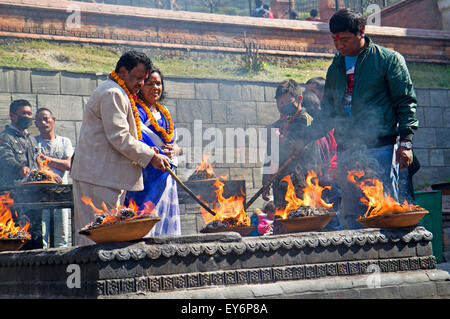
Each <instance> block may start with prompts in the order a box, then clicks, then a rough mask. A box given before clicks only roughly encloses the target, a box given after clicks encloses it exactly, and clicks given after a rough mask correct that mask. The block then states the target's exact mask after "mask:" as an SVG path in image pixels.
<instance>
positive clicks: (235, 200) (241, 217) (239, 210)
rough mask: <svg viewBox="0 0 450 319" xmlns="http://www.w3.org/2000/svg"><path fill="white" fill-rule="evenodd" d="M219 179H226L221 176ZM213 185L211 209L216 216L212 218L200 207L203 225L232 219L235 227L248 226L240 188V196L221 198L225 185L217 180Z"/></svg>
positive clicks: (243, 197) (248, 221) (243, 198)
mask: <svg viewBox="0 0 450 319" xmlns="http://www.w3.org/2000/svg"><path fill="white" fill-rule="evenodd" d="M220 179H222V180H225V179H226V177H225V176H221V177H220ZM213 185H214V186H215V187H216V190H215V191H214V192H215V193H216V201H215V202H214V203H213V207H212V208H211V209H212V210H213V211H214V212H215V213H216V215H215V216H213V215H211V214H210V213H209V212H208V211H207V210H206V209H204V208H203V207H200V210H201V212H202V216H203V219H204V221H205V223H206V224H208V223H210V222H212V221H215V220H219V221H223V220H225V219H227V218H234V219H236V225H237V226H243V225H245V226H250V218H249V217H247V213H246V212H245V210H244V200H245V194H244V192H243V190H242V188H241V194H240V195H241V196H239V195H233V196H231V197H228V198H225V197H224V196H223V187H224V186H225V184H224V183H223V182H221V181H220V180H219V179H216V181H215V182H214V184H213ZM198 198H200V199H201V197H200V195H198Z"/></svg>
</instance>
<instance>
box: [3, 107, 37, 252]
mask: <svg viewBox="0 0 450 319" xmlns="http://www.w3.org/2000/svg"><path fill="white" fill-rule="evenodd" d="M9 118H10V119H11V123H10V124H9V125H6V127H5V129H4V130H3V131H2V132H1V133H0V172H1V174H0V186H1V187H2V188H4V189H8V188H13V187H16V186H20V184H21V182H22V180H23V179H24V177H26V176H27V174H28V173H29V172H30V171H31V170H32V169H33V168H35V167H36V166H37V164H36V157H37V154H38V152H39V149H38V146H37V143H36V140H35V139H34V137H33V136H31V135H30V133H29V132H28V128H29V127H30V125H31V124H33V111H32V109H31V104H30V102H28V101H27V100H15V101H13V102H12V103H11V105H10V106H9ZM17 214H18V217H17V218H18V220H17V222H18V223H19V225H20V226H21V227H23V226H24V225H25V224H26V222H30V224H31V226H30V228H29V232H30V234H31V241H29V242H28V243H26V244H25V245H24V247H23V249H25V250H27V249H36V248H42V247H43V246H42V227H41V225H42V215H41V211H39V210H32V209H24V208H21V209H18V210H17Z"/></svg>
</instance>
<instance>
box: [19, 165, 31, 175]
mask: <svg viewBox="0 0 450 319" xmlns="http://www.w3.org/2000/svg"><path fill="white" fill-rule="evenodd" d="M29 172H30V168H29V167H27V166H23V167H22V168H21V169H20V171H19V174H20V177H25V176H26V175H27V174H28V173H29Z"/></svg>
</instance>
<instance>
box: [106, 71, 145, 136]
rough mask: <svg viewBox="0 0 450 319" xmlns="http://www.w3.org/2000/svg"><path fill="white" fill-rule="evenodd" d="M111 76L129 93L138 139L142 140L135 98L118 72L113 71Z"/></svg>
mask: <svg viewBox="0 0 450 319" xmlns="http://www.w3.org/2000/svg"><path fill="white" fill-rule="evenodd" d="M109 75H110V76H111V77H112V78H113V79H114V81H116V83H117V84H119V85H120V87H121V88H122V89H124V91H125V93H127V95H128V98H129V99H130V104H131V109H132V110H133V115H134V121H135V122H136V128H137V133H138V139H139V140H141V139H142V131H141V120H140V119H139V111H138V109H137V107H136V103H135V101H134V96H133V94H131V93H130V91H129V90H128V88H127V86H126V85H125V82H124V80H122V79H121V78H120V77H119V75H118V74H117V72H116V71H112V72H111V73H110V74H109Z"/></svg>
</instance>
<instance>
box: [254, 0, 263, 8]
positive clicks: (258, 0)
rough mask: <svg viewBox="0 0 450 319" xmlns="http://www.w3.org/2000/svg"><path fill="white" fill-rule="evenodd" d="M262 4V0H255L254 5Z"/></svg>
mask: <svg viewBox="0 0 450 319" xmlns="http://www.w3.org/2000/svg"><path fill="white" fill-rule="evenodd" d="M262 4H263V2H262V0H255V5H257V6H258V7H260V6H262Z"/></svg>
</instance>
